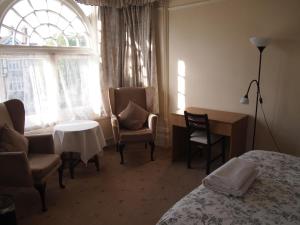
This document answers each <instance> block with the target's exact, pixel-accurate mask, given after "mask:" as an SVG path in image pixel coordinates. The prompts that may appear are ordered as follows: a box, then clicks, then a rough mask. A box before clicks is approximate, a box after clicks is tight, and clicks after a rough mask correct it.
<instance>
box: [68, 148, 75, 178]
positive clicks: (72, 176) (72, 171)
mask: <svg viewBox="0 0 300 225" xmlns="http://www.w3.org/2000/svg"><path fill="white" fill-rule="evenodd" d="M74 167H75V166H74V159H73V152H70V159H69V170H70V176H71V178H72V179H74Z"/></svg>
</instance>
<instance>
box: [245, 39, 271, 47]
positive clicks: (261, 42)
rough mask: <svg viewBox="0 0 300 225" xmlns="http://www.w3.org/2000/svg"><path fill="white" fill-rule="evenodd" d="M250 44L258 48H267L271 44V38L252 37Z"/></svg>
mask: <svg viewBox="0 0 300 225" xmlns="http://www.w3.org/2000/svg"><path fill="white" fill-rule="evenodd" d="M250 42H251V43H252V44H253V45H255V46H256V47H266V46H267V45H268V44H270V42H271V39H270V38H261V37H251V38H250Z"/></svg>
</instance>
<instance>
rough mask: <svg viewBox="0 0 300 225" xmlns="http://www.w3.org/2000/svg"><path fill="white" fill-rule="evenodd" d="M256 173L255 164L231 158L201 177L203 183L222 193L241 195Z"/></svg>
mask: <svg viewBox="0 0 300 225" xmlns="http://www.w3.org/2000/svg"><path fill="white" fill-rule="evenodd" d="M257 175H258V170H257V169H256V165H255V164H254V163H251V162H249V161H247V160H243V159H240V158H232V159H231V160H229V161H228V162H227V163H226V164H224V165H223V166H221V167H220V168H218V169H217V170H215V171H214V172H213V173H211V174H210V175H208V176H207V177H205V178H204V179H203V181H202V182H203V185H204V186H205V187H207V188H209V189H211V190H214V191H217V192H221V193H224V194H229V195H234V196H242V195H243V194H244V193H245V192H246V191H247V190H248V188H249V187H250V186H251V184H252V183H253V181H254V180H255V178H256V177H257Z"/></svg>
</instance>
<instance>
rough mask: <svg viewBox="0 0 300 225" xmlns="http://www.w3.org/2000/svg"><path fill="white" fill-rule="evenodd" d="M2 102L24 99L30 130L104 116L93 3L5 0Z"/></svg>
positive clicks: (0, 35) (0, 47)
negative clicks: (60, 122)
mask: <svg viewBox="0 0 300 225" xmlns="http://www.w3.org/2000/svg"><path fill="white" fill-rule="evenodd" d="M3 4H4V5H6V7H5V8H1V9H0V13H1V17H0V18H1V21H0V22H1V27H0V101H1V102H2V101H5V100H8V99H13V98H17V99H20V100H22V101H23V102H24V105H25V111H26V129H27V130H30V129H35V128H41V127H45V126H49V125H53V124H55V123H56V122H58V121H64V120H71V119H91V118H95V117H98V116H100V115H101V112H102V109H101V108H102V103H101V97H100V81H99V54H98V52H97V49H98V48H97V38H96V36H97V28H94V27H93V26H92V25H91V24H97V21H96V22H95V21H93V19H95V18H96V17H95V16H94V15H93V10H95V9H94V8H92V7H88V6H83V5H80V4H77V3H76V2H75V1H73V0H67V1H66V0H64V1H63V0H51V1H47V0H17V1H8V0H4V3H2V5H3Z"/></svg>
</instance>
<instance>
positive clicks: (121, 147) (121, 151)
mask: <svg viewBox="0 0 300 225" xmlns="http://www.w3.org/2000/svg"><path fill="white" fill-rule="evenodd" d="M118 145H119V146H118V149H119V152H120V156H121V162H120V164H124V156H123V150H124V147H125V145H124V144H118Z"/></svg>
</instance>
